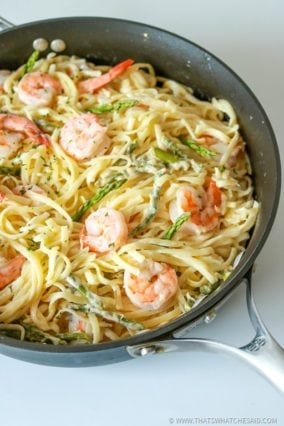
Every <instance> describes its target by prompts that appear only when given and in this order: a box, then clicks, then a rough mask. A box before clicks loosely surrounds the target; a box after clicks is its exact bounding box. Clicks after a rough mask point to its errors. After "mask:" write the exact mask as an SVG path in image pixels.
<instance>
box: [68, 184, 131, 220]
mask: <svg viewBox="0 0 284 426" xmlns="http://www.w3.org/2000/svg"><path fill="white" fill-rule="evenodd" d="M125 182H126V179H123V178H120V179H117V178H115V179H113V180H112V181H110V182H108V183H107V184H106V185H104V186H103V187H102V188H100V189H99V190H98V192H97V193H96V194H95V195H93V197H91V198H90V199H89V200H87V201H86V202H85V203H84V204H83V205H82V206H81V207H80V208H79V210H78V211H77V212H76V213H75V214H74V215H73V216H72V220H73V221H74V222H78V221H79V220H80V219H81V217H82V216H83V215H84V214H85V213H86V211H87V210H89V208H90V207H92V206H94V205H95V204H97V203H98V202H99V201H101V199H102V198H104V197H105V196H106V195H107V194H108V193H109V192H111V191H114V190H115V189H118V188H120V187H121V185H123V184H124V183H125Z"/></svg>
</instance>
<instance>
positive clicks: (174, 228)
mask: <svg viewBox="0 0 284 426" xmlns="http://www.w3.org/2000/svg"><path fill="white" fill-rule="evenodd" d="M189 217H190V213H183V214H181V215H180V216H179V217H178V218H177V220H176V221H175V223H173V224H172V225H171V226H170V227H169V228H168V229H167V230H166V232H165V233H164V235H163V237H162V238H163V239H164V240H171V239H172V238H173V236H174V234H175V233H176V232H177V231H178V230H179V229H180V227H181V226H182V225H183V224H184V223H185V222H186V221H187V220H188V218H189Z"/></svg>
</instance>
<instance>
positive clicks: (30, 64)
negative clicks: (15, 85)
mask: <svg viewBox="0 0 284 426" xmlns="http://www.w3.org/2000/svg"><path fill="white" fill-rule="evenodd" d="M38 58H39V51H38V50H34V51H33V53H32V54H31V56H30V57H29V58H28V60H27V62H26V65H25V72H24V73H25V74H27V73H28V72H31V71H32V69H33V67H34V65H35V63H36V61H37V60H38Z"/></svg>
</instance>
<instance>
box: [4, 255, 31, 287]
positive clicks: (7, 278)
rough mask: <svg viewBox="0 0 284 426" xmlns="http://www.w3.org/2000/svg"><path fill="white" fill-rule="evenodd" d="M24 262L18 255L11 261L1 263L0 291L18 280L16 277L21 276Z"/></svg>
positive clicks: (23, 258) (22, 257)
mask: <svg viewBox="0 0 284 426" xmlns="http://www.w3.org/2000/svg"><path fill="white" fill-rule="evenodd" d="M25 260H26V259H25V257H24V256H22V255H21V254H19V255H17V256H15V257H14V258H13V259H11V260H8V261H7V260H4V263H3V262H1V266H0V290H2V289H3V288H4V287H6V286H7V285H8V284H10V283H11V282H13V281H15V279H16V278H18V276H19V275H20V274H21V271H22V267H23V264H24V262H25Z"/></svg>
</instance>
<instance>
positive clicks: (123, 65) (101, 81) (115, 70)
mask: <svg viewBox="0 0 284 426" xmlns="http://www.w3.org/2000/svg"><path fill="white" fill-rule="evenodd" d="M133 63H134V61H133V59H126V60H125V61H123V62H120V63H119V64H117V65H115V66H114V67H112V68H111V69H110V70H109V71H108V72H106V73H105V74H103V75H101V76H100V77H92V78H88V79H87V80H85V81H81V82H80V83H79V84H78V89H79V91H80V92H81V93H93V92H96V91H97V90H99V89H101V88H102V87H104V86H105V85H107V84H108V83H110V82H111V81H112V80H114V79H115V78H117V77H118V76H119V75H121V74H122V73H124V71H126V70H127V68H129V67H130V66H131V65H132V64H133Z"/></svg>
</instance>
